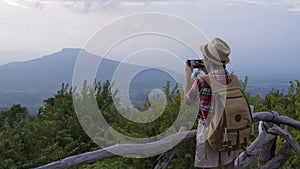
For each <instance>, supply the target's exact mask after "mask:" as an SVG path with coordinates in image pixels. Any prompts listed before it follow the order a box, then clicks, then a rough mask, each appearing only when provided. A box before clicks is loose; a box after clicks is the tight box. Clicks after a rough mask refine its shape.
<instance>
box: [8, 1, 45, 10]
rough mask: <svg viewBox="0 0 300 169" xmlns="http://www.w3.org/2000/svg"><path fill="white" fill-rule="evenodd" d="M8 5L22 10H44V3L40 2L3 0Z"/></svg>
mask: <svg viewBox="0 0 300 169" xmlns="http://www.w3.org/2000/svg"><path fill="white" fill-rule="evenodd" d="M3 1H4V2H5V3H6V4H7V5H10V6H15V7H21V8H24V9H26V8H31V7H34V8H38V9H42V7H43V6H42V3H41V2H40V1H38V0H3Z"/></svg>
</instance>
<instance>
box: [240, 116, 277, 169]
mask: <svg viewBox="0 0 300 169" xmlns="http://www.w3.org/2000/svg"><path fill="white" fill-rule="evenodd" d="M258 130H259V134H258V137H257V138H256V139H255V140H254V142H253V143H252V144H251V145H250V146H249V147H247V150H246V151H244V152H242V153H241V154H240V155H239V157H238V158H237V159H236V160H235V168H237V169H238V168H246V167H247V166H249V165H250V164H251V163H252V162H253V161H254V160H255V158H256V157H257V155H258V149H260V148H261V147H262V146H263V145H264V144H265V143H268V142H270V141H271V140H273V139H274V138H275V136H274V135H272V134H268V133H267V132H266V129H265V127H264V125H263V122H259V126H258Z"/></svg>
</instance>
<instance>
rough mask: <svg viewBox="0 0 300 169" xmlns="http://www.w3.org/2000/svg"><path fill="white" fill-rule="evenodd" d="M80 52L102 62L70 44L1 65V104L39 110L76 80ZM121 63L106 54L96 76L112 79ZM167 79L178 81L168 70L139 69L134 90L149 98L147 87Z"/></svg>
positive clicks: (154, 85)
mask: <svg viewBox="0 0 300 169" xmlns="http://www.w3.org/2000/svg"><path fill="white" fill-rule="evenodd" d="M79 54H80V55H81V56H83V57H89V59H90V60H92V61H93V60H94V61H95V64H97V63H98V62H99V58H98V57H99V56H96V55H94V54H91V53H88V52H86V51H85V50H81V49H76V48H75V49H74V48H67V49H62V50H61V51H58V52H56V53H53V54H50V55H47V56H43V57H41V58H38V59H34V60H29V61H24V62H12V63H9V64H5V65H0V107H10V106H11V105H12V104H22V105H23V106H26V107H28V108H29V109H30V111H31V112H32V111H34V112H36V111H37V109H38V108H39V107H40V106H41V105H42V103H43V100H45V99H47V98H48V97H51V96H53V95H54V94H55V92H56V91H57V90H59V89H60V88H61V84H62V83H68V84H70V85H71V84H72V76H73V70H74V66H75V64H76V60H77V58H78V56H79ZM119 64H120V62H118V61H114V60H110V59H107V58H103V60H102V62H101V65H99V69H98V72H97V75H96V79H97V80H98V81H105V80H111V78H112V76H113V73H114V71H115V69H116V68H117V66H118V65H119ZM128 66H130V67H132V66H135V65H128ZM166 81H171V82H172V83H173V84H174V83H175V82H174V80H173V79H172V78H171V77H170V76H167V75H166V74H165V73H162V72H160V71H159V70H156V69H149V70H147V71H144V73H143V72H141V73H139V74H138V75H137V76H136V78H135V79H133V84H131V89H130V91H131V92H134V93H135V94H136V92H138V91H142V94H141V95H139V94H138V96H139V98H141V97H142V98H146V96H145V97H144V96H142V95H147V94H148V93H147V92H146V93H145V92H144V89H145V88H147V89H145V90H146V91H151V89H154V88H159V86H161V87H160V88H162V86H163V85H165V84H166ZM149 84H150V85H149ZM151 84H153V85H151ZM132 86H134V87H132ZM134 90H135V91H134ZM139 101H140V100H139Z"/></svg>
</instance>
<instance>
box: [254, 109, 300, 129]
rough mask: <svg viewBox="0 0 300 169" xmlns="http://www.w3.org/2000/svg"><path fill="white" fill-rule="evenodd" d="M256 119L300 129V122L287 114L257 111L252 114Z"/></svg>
mask: <svg viewBox="0 0 300 169" xmlns="http://www.w3.org/2000/svg"><path fill="white" fill-rule="evenodd" d="M252 117H253V120H255V121H266V122H273V123H280V124H285V125H288V126H290V127H293V128H295V129H298V130H300V122H299V121H297V120H294V119H292V118H289V117H286V116H280V115H278V112H275V111H273V112H256V113H253V114H252Z"/></svg>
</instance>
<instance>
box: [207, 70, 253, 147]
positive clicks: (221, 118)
mask: <svg viewBox="0 0 300 169" xmlns="http://www.w3.org/2000/svg"><path fill="white" fill-rule="evenodd" d="M202 78H203V79H204V80H205V81H206V82H207V83H208V84H209V86H210V87H211V89H212V99H213V103H214V105H213V106H214V112H213V113H210V114H209V116H208V119H207V125H208V126H207V141H208V143H209V145H210V147H211V148H212V149H213V150H215V151H229V152H230V151H231V150H239V149H241V148H243V147H246V146H247V144H248V142H249V141H250V137H251V133H252V114H251V110H250V107H249V104H248V101H247V99H246V97H245V95H244V93H243V92H242V90H241V88H240V83H239V80H238V78H237V76H236V75H234V74H231V79H232V81H231V82H230V83H229V84H228V85H222V84H220V83H219V82H218V81H217V80H216V79H215V78H213V77H212V76H211V75H210V74H207V75H204V76H202Z"/></svg>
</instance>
